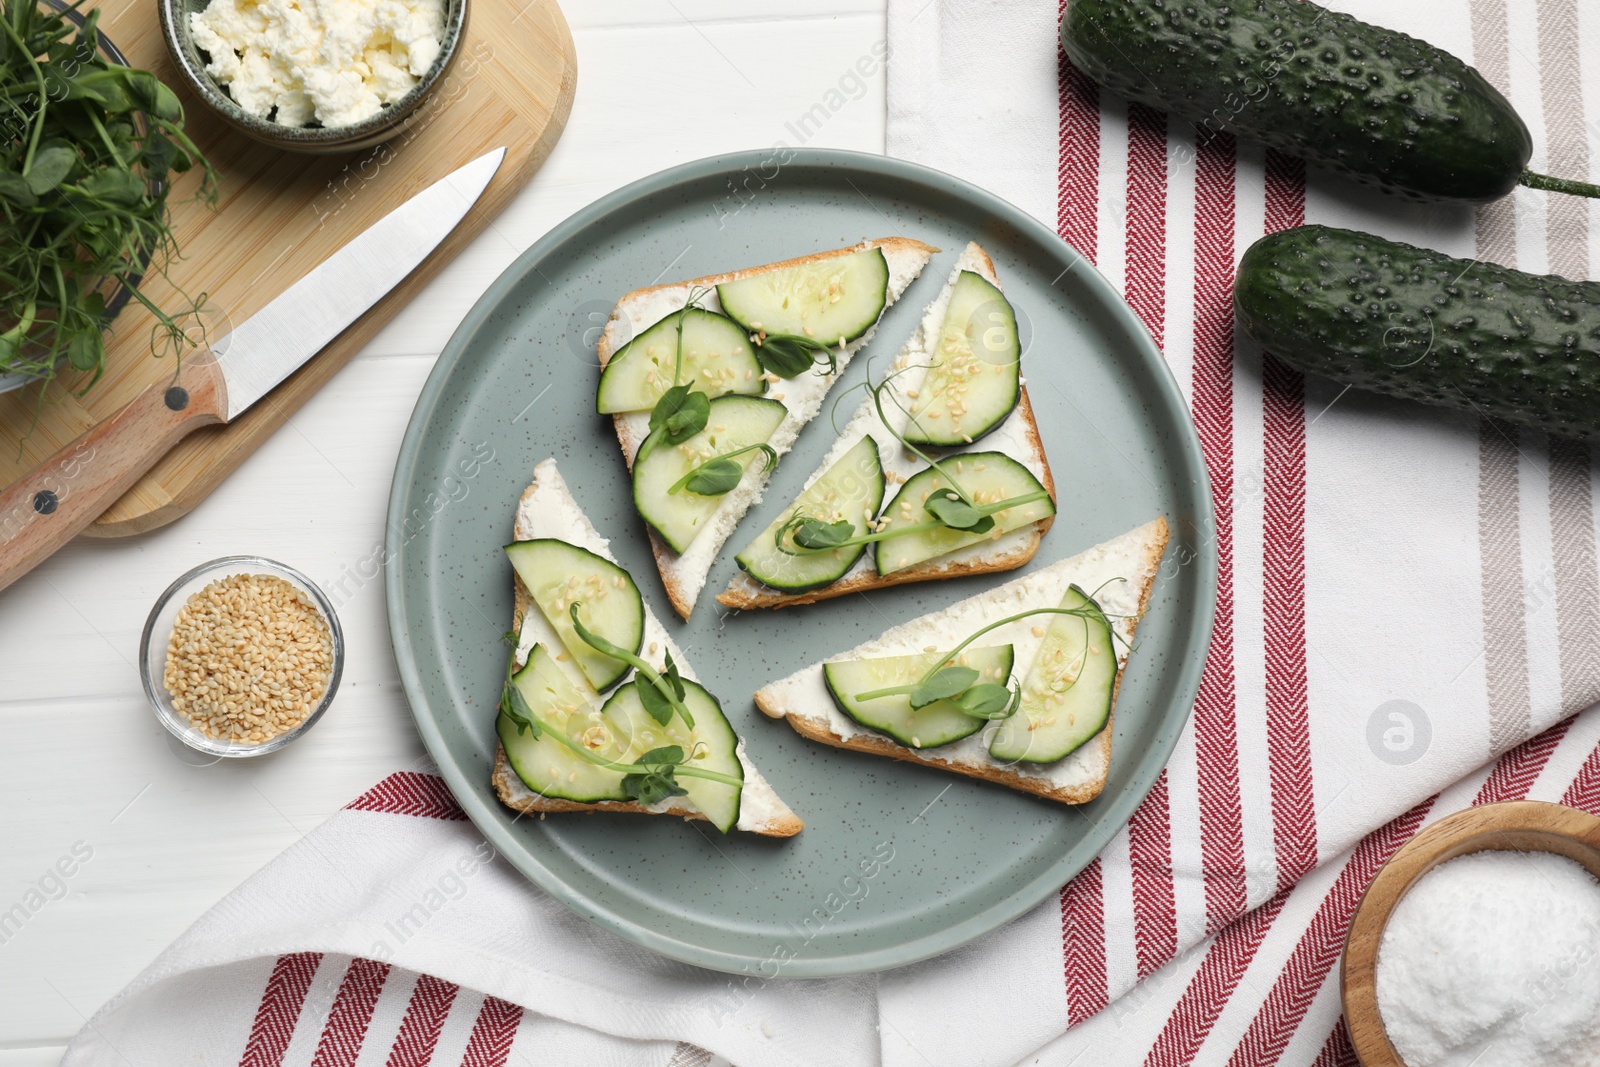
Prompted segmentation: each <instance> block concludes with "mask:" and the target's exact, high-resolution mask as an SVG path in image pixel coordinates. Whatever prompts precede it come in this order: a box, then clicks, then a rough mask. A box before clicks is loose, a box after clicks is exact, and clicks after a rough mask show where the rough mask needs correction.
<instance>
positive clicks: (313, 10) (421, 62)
mask: <svg viewBox="0 0 1600 1067" xmlns="http://www.w3.org/2000/svg"><path fill="white" fill-rule="evenodd" d="M189 26H190V30H191V32H192V33H193V35H194V43H195V44H196V45H197V46H198V47H199V48H201V49H203V50H204V51H205V52H206V53H207V54H208V55H209V56H210V58H211V61H210V63H208V64H207V65H206V71H207V73H209V74H210V75H211V76H212V77H213V78H215V79H216V80H217V83H218V84H219V85H222V86H223V87H224V88H226V89H227V90H228V93H229V95H231V96H232V97H233V99H234V102H235V103H237V104H238V105H239V106H240V107H242V108H243V109H244V110H245V111H246V112H247V113H248V114H250V115H254V116H255V117H257V118H264V119H271V120H272V121H274V122H276V123H278V124H279V125H282V126H307V125H310V124H311V123H313V122H320V123H321V124H322V125H324V126H328V127H333V126H349V125H352V124H354V123H357V122H361V121H362V120H364V119H368V118H371V117H372V116H373V115H376V114H377V113H378V112H379V111H381V110H382V109H383V108H384V107H385V106H387V105H389V104H393V103H394V102H395V101H397V100H399V99H400V98H401V97H402V96H404V95H405V94H406V93H407V92H409V91H410V90H411V89H412V87H414V86H415V85H416V84H417V82H418V81H419V80H420V79H421V77H422V75H423V74H425V73H427V70H428V68H429V67H431V66H432V65H433V61H434V60H435V59H437V58H438V56H439V47H440V46H439V42H440V40H441V38H442V37H443V36H444V0H211V2H210V3H209V4H208V5H207V6H206V9H205V10H204V11H201V12H197V13H195V14H191V15H190V16H189Z"/></svg>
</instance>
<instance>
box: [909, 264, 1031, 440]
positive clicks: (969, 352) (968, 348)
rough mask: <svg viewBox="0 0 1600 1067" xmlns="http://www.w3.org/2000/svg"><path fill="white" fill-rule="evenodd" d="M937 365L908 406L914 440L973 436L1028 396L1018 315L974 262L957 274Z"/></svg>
mask: <svg viewBox="0 0 1600 1067" xmlns="http://www.w3.org/2000/svg"><path fill="white" fill-rule="evenodd" d="M929 355H930V357H931V358H932V360H933V366H932V367H930V368H929V370H928V373H927V374H926V375H925V376H924V377H923V379H922V384H921V385H920V386H918V387H917V397H916V399H915V400H914V401H913V402H912V405H911V407H910V408H909V409H908V410H909V411H910V412H911V421H910V423H909V424H908V425H907V426H906V434H905V436H906V440H908V441H910V442H911V443H912V444H914V445H934V446H938V447H949V446H952V445H961V444H971V443H972V442H973V441H976V440H977V439H978V438H980V437H982V436H983V435H984V434H986V433H988V432H989V431H990V430H993V429H994V428H995V427H996V426H999V425H1000V424H1001V423H1002V422H1004V421H1005V419H1006V416H1007V415H1010V414H1011V411H1012V409H1013V408H1015V407H1016V406H1017V400H1018V399H1019V398H1020V397H1021V396H1022V379H1021V377H1020V375H1019V371H1020V370H1021V367H1022V345H1021V343H1020V342H1019V341H1018V340H1017V316H1016V312H1014V311H1013V310H1012V309H1011V305H1010V304H1009V303H1008V302H1007V301H1006V298H1005V296H1004V294H1002V293H1001V292H1000V290H999V289H996V288H995V287H994V286H993V285H991V284H989V282H988V281H987V280H986V279H984V278H983V277H982V276H981V275H977V274H974V273H973V272H972V271H970V270H964V271H962V272H961V274H960V276H959V277H957V278H956V284H955V289H954V291H952V292H951V294H950V304H949V306H948V307H947V308H946V309H945V313H944V324H943V325H941V326H940V327H939V339H938V342H937V343H936V344H935V346H934V350H933V351H932V352H931V353H929Z"/></svg>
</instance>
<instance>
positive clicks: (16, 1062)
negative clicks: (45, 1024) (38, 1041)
mask: <svg viewBox="0 0 1600 1067" xmlns="http://www.w3.org/2000/svg"><path fill="white" fill-rule="evenodd" d="M65 1051H67V1048H66V1046H65V1045H48V1046H44V1047H41V1048H7V1049H0V1067H57V1065H58V1064H60V1063H61V1054H62V1053H63V1052H65Z"/></svg>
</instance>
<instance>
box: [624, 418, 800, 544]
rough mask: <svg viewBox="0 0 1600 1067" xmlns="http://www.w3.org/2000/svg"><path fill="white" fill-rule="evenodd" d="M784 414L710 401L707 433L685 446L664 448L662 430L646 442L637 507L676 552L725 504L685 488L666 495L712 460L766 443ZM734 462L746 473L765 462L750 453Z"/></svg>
mask: <svg viewBox="0 0 1600 1067" xmlns="http://www.w3.org/2000/svg"><path fill="white" fill-rule="evenodd" d="M786 414H788V409H787V408H785V407H784V406H783V405H782V404H781V403H779V402H778V401H776V400H768V399H766V398H764V397H758V396H722V397H718V398H717V399H715V400H713V401H711V414H710V415H709V416H708V417H707V418H706V428H705V429H704V430H701V431H700V432H699V433H697V434H695V435H694V436H693V437H691V438H689V439H688V440H687V441H684V442H683V443H682V444H679V445H667V444H663V443H662V442H661V440H660V438H661V437H662V436H663V433H662V431H660V430H658V431H656V432H655V433H653V434H651V435H650V436H649V437H646V438H645V439H644V444H642V445H640V446H639V458H638V459H636V460H635V461H634V464H633V504H634V507H636V508H638V509H639V514H640V515H642V516H644V521H645V522H648V523H649V524H650V525H651V526H652V527H653V528H654V529H655V531H656V532H657V533H659V534H660V535H661V538H662V540H664V541H666V542H667V544H669V545H671V546H672V550H673V551H674V552H682V551H683V550H684V549H686V548H688V547H689V544H690V542H692V541H693V540H694V539H695V536H696V535H697V534H699V533H700V531H701V530H703V529H705V527H706V524H707V522H709V520H710V519H711V516H712V515H714V514H715V513H716V510H717V508H718V507H719V506H721V504H722V500H723V498H722V497H720V496H701V495H700V494H699V493H691V492H690V491H689V490H688V489H687V488H684V489H679V490H678V491H677V492H676V493H672V492H669V491H668V490H670V489H671V488H672V487H673V486H675V485H677V484H678V482H679V481H680V480H681V479H682V478H683V477H684V475H686V474H688V473H689V472H690V471H692V470H693V469H694V468H696V467H698V466H700V465H701V464H702V463H705V462H707V461H708V460H712V459H715V458H716V457H718V456H723V455H727V454H728V453H729V452H733V451H736V450H738V449H741V448H744V447H745V446H747V445H754V444H761V443H763V442H765V441H766V440H767V438H769V437H771V436H772V434H773V431H775V430H777V428H778V424H779V423H781V422H783V417H784V415H786ZM733 462H735V463H737V464H739V465H740V466H741V467H743V468H744V470H745V471H746V472H748V471H749V470H750V468H751V467H753V466H757V465H759V464H763V463H765V462H766V461H765V460H764V459H763V457H762V453H761V452H760V451H751V452H746V453H745V454H744V455H742V456H739V457H737V458H736V459H734V461H733Z"/></svg>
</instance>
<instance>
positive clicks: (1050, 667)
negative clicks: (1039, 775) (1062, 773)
mask: <svg viewBox="0 0 1600 1067" xmlns="http://www.w3.org/2000/svg"><path fill="white" fill-rule="evenodd" d="M1061 606H1062V607H1064V608H1088V609H1089V610H1090V612H1091V616H1090V617H1089V618H1080V617H1078V616H1076V615H1055V616H1052V620H1053V621H1052V622H1051V623H1050V629H1049V630H1047V631H1046V632H1045V635H1044V644H1042V645H1040V646H1039V654H1038V655H1037V656H1035V657H1034V660H1033V666H1032V667H1029V668H1028V677H1027V678H1026V679H1024V680H1023V683H1022V703H1021V705H1020V706H1019V707H1018V708H1017V713H1016V714H1015V715H1013V716H1011V718H1009V719H1005V720H1002V721H1001V723H1000V729H999V730H997V731H996V732H995V735H994V738H993V739H992V740H991V741H990V742H989V755H991V756H993V757H994V758H995V759H1001V760H1014V761H1020V762H1023V763H1054V762H1055V761H1056V760H1058V759H1061V758H1062V757H1063V756H1066V755H1068V754H1069V753H1071V752H1072V751H1073V750H1074V749H1076V748H1078V746H1080V745H1082V744H1083V743H1084V742H1085V741H1087V740H1089V738H1091V737H1093V736H1094V735H1095V734H1097V733H1099V732H1100V730H1101V728H1102V727H1104V726H1105V724H1106V719H1107V718H1108V717H1109V716H1110V714H1111V694H1112V693H1113V692H1115V690H1116V684H1117V656H1116V649H1115V648H1114V647H1113V645H1112V642H1111V623H1110V621H1109V620H1108V619H1107V618H1106V617H1105V615H1103V614H1102V613H1101V611H1100V605H1099V604H1096V603H1095V602H1094V601H1093V600H1092V599H1091V598H1090V597H1089V594H1087V593H1085V592H1084V591H1083V590H1082V589H1079V588H1078V587H1077V586H1075V585H1074V586H1072V587H1071V588H1069V589H1068V590H1067V595H1066V596H1064V597H1062V598H1061Z"/></svg>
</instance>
